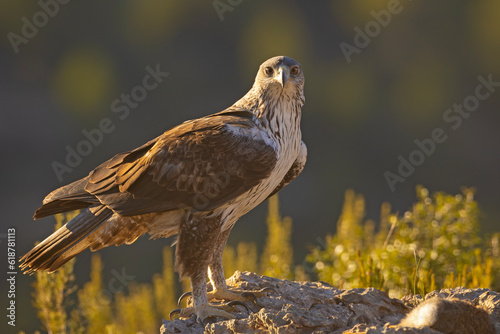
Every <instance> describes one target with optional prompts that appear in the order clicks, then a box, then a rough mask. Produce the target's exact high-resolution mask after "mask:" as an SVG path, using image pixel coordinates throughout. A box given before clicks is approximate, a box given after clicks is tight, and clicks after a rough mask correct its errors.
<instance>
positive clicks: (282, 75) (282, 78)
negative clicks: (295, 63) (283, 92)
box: [274, 67, 288, 88]
mask: <svg viewBox="0 0 500 334" xmlns="http://www.w3.org/2000/svg"><path fill="white" fill-rule="evenodd" d="M274 80H276V81H278V82H279V83H280V85H281V87H282V88H284V87H285V84H286V82H287V81H288V76H287V75H286V70H285V69H284V68H283V67H280V68H279V70H278V75H276V76H275V77H274Z"/></svg>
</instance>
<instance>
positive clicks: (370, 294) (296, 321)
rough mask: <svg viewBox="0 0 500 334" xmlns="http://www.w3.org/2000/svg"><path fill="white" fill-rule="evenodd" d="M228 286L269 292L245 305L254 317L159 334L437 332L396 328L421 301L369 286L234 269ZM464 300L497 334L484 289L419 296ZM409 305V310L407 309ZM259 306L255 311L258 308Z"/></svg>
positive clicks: (493, 305)
mask: <svg viewBox="0 0 500 334" xmlns="http://www.w3.org/2000/svg"><path fill="white" fill-rule="evenodd" d="M227 283H228V285H229V286H237V287H239V288H242V289H246V290H260V289H262V288H266V287H271V288H274V289H276V291H278V293H279V295H275V294H272V293H270V294H269V296H268V297H264V298H259V299H258V300H257V301H256V305H250V306H251V307H252V308H253V309H255V311H256V312H255V313H251V314H248V313H247V312H246V311H245V310H244V309H243V308H242V310H241V312H240V313H235V315H236V317H237V318H236V319H231V320H224V321H218V322H217V323H212V324H209V325H207V326H206V327H205V328H203V327H202V326H201V325H199V324H198V323H196V321H195V320H194V319H193V318H190V319H176V320H175V321H166V320H164V321H163V326H162V328H161V333H162V334H170V333H191V334H202V333H209V334H226V333H228V334H229V333H231V334H232V333H242V334H246V333H276V334H284V333H286V334H293V333H308V334H317V333H318V334H319V333H332V334H348V333H363V334H379V333H380V334H382V333H383V334H400V333H405V334H442V332H439V331H437V330H434V329H431V328H428V327H424V328H410V327H402V326H399V325H398V324H399V323H400V321H401V320H402V319H403V318H404V317H405V316H406V314H407V313H408V312H409V311H410V310H411V308H412V307H414V306H415V305H416V304H418V303H420V302H421V301H422V300H423V298H422V297H420V296H407V297H405V298H403V299H402V300H399V299H394V298H389V296H388V295H387V294H386V293H385V292H383V291H379V290H376V289H374V288H368V289H351V290H342V289H337V288H335V287H332V286H331V285H329V284H327V283H324V282H292V281H287V280H280V279H277V278H272V277H267V276H259V275H257V274H254V273H250V272H244V273H242V272H239V271H237V272H236V273H235V274H234V275H233V276H232V277H231V278H229V279H228V280H227ZM431 297H441V298H454V299H458V300H466V301H468V302H470V303H472V305H475V306H479V307H482V308H483V309H485V310H486V311H487V312H488V313H489V314H490V317H491V320H492V322H493V324H494V326H495V328H496V332H497V334H500V294H499V293H497V292H494V291H491V290H488V289H464V288H456V289H447V290H440V291H433V292H431V293H429V294H428V295H426V296H425V298H424V299H425V300H427V299H429V298H431ZM407 305H409V306H407ZM259 308H260V309H259Z"/></svg>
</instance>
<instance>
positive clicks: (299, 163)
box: [268, 142, 307, 198]
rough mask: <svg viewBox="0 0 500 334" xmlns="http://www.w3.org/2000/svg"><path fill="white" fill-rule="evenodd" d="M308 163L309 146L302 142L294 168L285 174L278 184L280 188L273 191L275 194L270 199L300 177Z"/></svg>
mask: <svg viewBox="0 0 500 334" xmlns="http://www.w3.org/2000/svg"><path fill="white" fill-rule="evenodd" d="M306 161H307V146H306V144H305V143H304V142H301V143H300V151H299V155H298V156H297V159H295V162H294V163H293V164H292V167H290V169H289V170H288V172H287V173H286V174H285V177H284V178H283V180H281V182H280V184H278V186H277V187H276V188H275V189H274V190H273V192H272V193H271V195H269V197H271V196H273V195H274V194H276V193H278V192H279V191H281V189H283V188H285V186H286V185H288V184H289V183H290V182H292V181H293V180H294V179H295V178H296V177H297V176H299V174H300V173H302V170H303V169H304V166H305V165H306ZM269 197H268V198H269Z"/></svg>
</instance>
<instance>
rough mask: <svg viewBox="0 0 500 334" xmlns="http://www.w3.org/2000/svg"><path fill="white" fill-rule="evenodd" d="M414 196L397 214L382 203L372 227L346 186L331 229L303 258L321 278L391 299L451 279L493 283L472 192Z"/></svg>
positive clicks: (449, 283) (493, 266)
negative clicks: (375, 290) (371, 289)
mask: <svg viewBox="0 0 500 334" xmlns="http://www.w3.org/2000/svg"><path fill="white" fill-rule="evenodd" d="M417 199H418V201H417V202H416V203H415V204H414V205H413V207H412V209H411V210H408V211H407V212H405V213H404V214H403V215H402V216H401V217H400V216H399V215H398V214H393V213H391V209H390V205H389V204H387V203H384V204H383V205H382V209H381V217H380V224H379V231H378V232H376V231H375V228H374V223H373V222H372V221H366V222H364V221H363V219H364V216H365V203H364V199H363V197H362V196H361V195H356V194H355V193H354V191H352V190H348V191H347V192H346V195H345V202H344V206H343V210H342V214H341V217H340V219H339V221H338V223H337V233H336V234H335V235H334V236H332V235H330V236H327V237H326V238H325V243H324V245H323V246H324V247H316V248H314V249H313V250H312V251H311V253H310V254H309V255H308V257H307V259H308V261H309V262H311V263H312V264H313V266H314V268H315V269H316V272H317V274H318V276H319V278H320V279H321V280H324V281H326V282H329V283H331V284H333V285H337V286H341V287H343V288H355V287H369V286H372V287H375V288H378V289H382V290H385V291H387V292H388V293H389V294H390V295H392V296H396V297H401V296H403V295H404V294H408V293H410V292H411V293H421V294H424V293H426V292H429V291H431V290H435V289H439V288H449V287H455V286H457V285H460V286H465V287H474V288H478V287H485V288H494V285H493V282H494V281H495V277H498V269H499V268H498V257H496V259H497V261H496V262H495V261H494V257H493V253H492V250H491V249H490V248H491V246H490V245H492V243H491V240H493V239H487V240H486V242H485V241H483V240H482V239H481V238H480V237H479V236H478V209H477V203H476V201H474V191H473V190H472V189H463V193H462V194H458V195H454V196H453V195H449V194H445V193H442V192H437V193H435V194H433V195H432V196H429V191H428V190H427V189H426V188H424V187H421V186H419V187H417ZM497 280H498V278H497ZM497 287H498V286H497Z"/></svg>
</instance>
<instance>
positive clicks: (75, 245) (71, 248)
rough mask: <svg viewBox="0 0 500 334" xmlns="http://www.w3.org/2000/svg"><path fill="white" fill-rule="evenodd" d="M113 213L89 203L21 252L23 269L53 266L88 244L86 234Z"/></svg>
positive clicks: (64, 260)
mask: <svg viewBox="0 0 500 334" xmlns="http://www.w3.org/2000/svg"><path fill="white" fill-rule="evenodd" d="M112 215H113V211H111V210H110V209H108V208H106V207H105V206H103V205H99V206H94V207H91V208H89V209H87V210H85V211H84V212H82V213H81V214H79V215H78V216H76V217H75V218H73V219H72V220H71V221H69V222H68V223H66V224H65V225H64V226H63V227H61V228H60V229H58V230H57V231H55V232H54V233H52V234H51V235H50V236H49V237H48V238H46V239H45V240H44V241H42V242H41V243H40V244H38V245H37V246H36V247H35V248H33V249H32V250H31V251H29V252H28V253H27V254H25V255H24V256H23V257H22V258H21V260H20V261H23V263H22V264H21V266H20V267H21V269H22V270H23V271H25V273H29V274H31V273H33V272H35V271H37V270H48V271H50V272H52V271H54V270H56V269H57V268H59V267H60V266H62V265H63V264H64V263H66V262H68V261H69V260H71V259H72V258H73V257H74V256H76V255H77V254H79V253H81V252H82V251H83V250H85V249H86V248H88V247H89V245H90V243H89V242H86V241H88V238H87V237H89V236H90V235H91V234H92V233H93V232H94V231H95V230H96V229H97V228H98V227H99V226H101V224H102V223H104V222H106V221H107V220H108V219H109V218H110V217H111V216H112Z"/></svg>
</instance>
